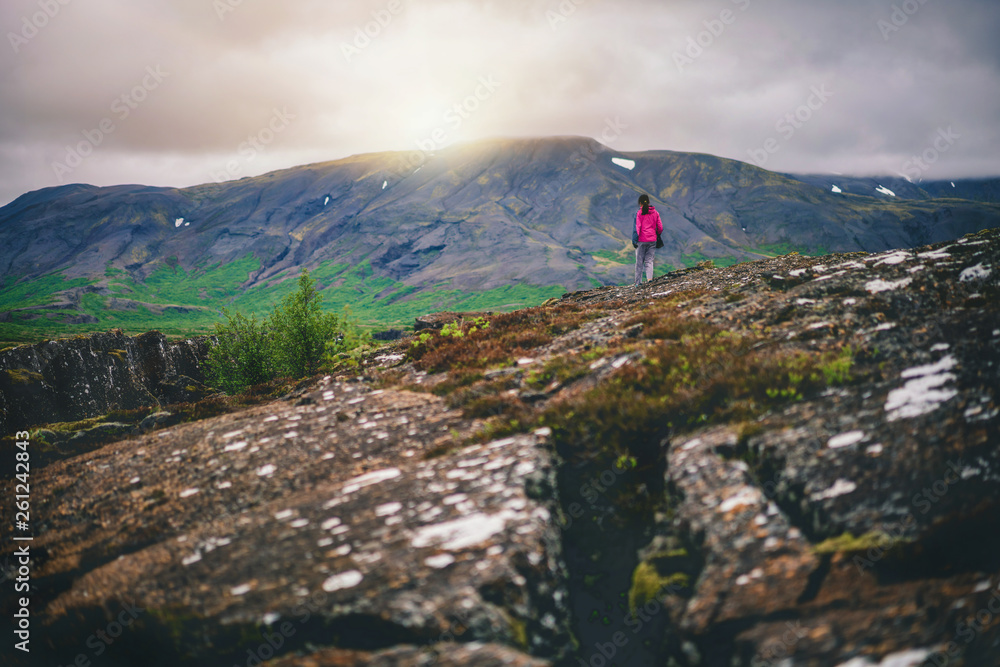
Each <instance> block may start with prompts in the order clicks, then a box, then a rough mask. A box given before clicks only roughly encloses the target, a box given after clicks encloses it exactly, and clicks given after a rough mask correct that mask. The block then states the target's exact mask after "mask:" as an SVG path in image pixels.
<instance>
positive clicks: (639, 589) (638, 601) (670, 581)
mask: <svg viewBox="0 0 1000 667" xmlns="http://www.w3.org/2000/svg"><path fill="white" fill-rule="evenodd" d="M690 587H691V578H690V576H688V574H687V573H685V572H671V573H669V574H665V575H664V574H660V572H659V570H658V569H657V567H656V565H655V564H654V563H653V562H652V561H650V560H644V561H642V562H641V563H639V564H638V565H637V566H636V568H635V570H634V571H633V572H632V587H631V588H629V591H628V606H629V611H631V612H633V613H634V612H635V611H636V610H637V609H638V608H639V607H640V606H642V605H644V604H646V603H647V602H649V601H650V600H654V599H656V598H658V597H660V596H661V595H663V594H664V593H666V592H668V591H674V590H676V589H683V588H690Z"/></svg>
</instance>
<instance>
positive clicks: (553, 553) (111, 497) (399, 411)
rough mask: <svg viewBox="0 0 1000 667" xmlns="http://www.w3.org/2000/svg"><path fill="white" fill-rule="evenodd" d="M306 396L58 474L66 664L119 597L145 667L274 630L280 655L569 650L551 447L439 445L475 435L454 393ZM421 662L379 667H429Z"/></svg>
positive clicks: (48, 522) (207, 654)
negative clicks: (332, 649)
mask: <svg viewBox="0 0 1000 667" xmlns="http://www.w3.org/2000/svg"><path fill="white" fill-rule="evenodd" d="M298 403H300V405H289V404H278V405H273V406H267V409H263V408H260V409H254V410H251V411H249V412H246V413H240V414H239V415H229V416H224V417H220V418H216V419H213V420H208V421H206V422H200V423H196V424H191V425H186V426H181V427H176V428H174V429H171V430H168V431H161V432H157V433H155V434H152V435H150V436H147V437H144V438H139V439H137V440H132V441H126V442H123V443H120V444H118V445H112V446H109V447H106V448H104V449H103V450H101V451H100V452H99V453H95V455H94V456H92V457H79V458H77V459H74V460H72V461H69V462H66V463H65V464H57V465H54V466H52V467H50V468H49V469H48V470H47V471H46V473H47V479H48V480H49V481H48V482H46V486H47V487H48V488H49V489H50V490H51V489H56V488H58V489H59V492H58V493H51V494H48V495H47V497H44V499H40V500H39V502H40V504H41V506H42V507H41V508H40V509H39V513H40V515H41V516H44V517H46V518H45V520H44V525H45V532H44V536H42V537H40V538H39V539H38V540H37V541H36V542H35V544H34V547H33V548H34V549H35V550H36V551H40V552H43V553H46V554H47V555H48V561H47V564H46V565H45V567H44V569H42V570H41V571H40V572H38V573H37V574H36V576H38V577H39V580H41V581H43V582H46V583H48V585H52V586H56V587H57V588H58V587H59V586H60V584H59V583H57V582H65V581H66V577H67V576H69V577H72V578H73V585H72V587H71V588H69V589H68V590H64V591H62V592H61V593H60V594H59V595H57V596H56V597H55V598H54V599H52V600H51V602H50V603H49V604H48V606H47V608H46V610H45V612H44V614H45V616H46V617H47V618H48V619H49V620H50V623H51V626H50V630H51V632H52V636H53V640H52V646H51V655H52V657H53V658H54V659H56V660H57V661H59V660H62V661H65V660H71V659H72V657H73V652H74V649H76V647H77V640H76V638H77V637H81V636H82V637H86V636H87V634H88V633H89V630H88V627H89V625H88V623H90V624H92V623H94V622H95V619H100V618H101V617H102V614H104V613H105V611H106V610H111V611H112V612H115V613H117V612H116V611H115V610H116V609H118V608H120V607H122V605H132V606H130V607H129V608H130V609H132V608H133V606H134V607H138V608H141V609H142V610H143V611H142V612H141V613H140V614H139V616H138V617H137V618H136V619H135V622H134V625H133V626H132V627H130V631H129V632H128V634H127V635H126V636H123V638H122V640H121V641H122V644H123V647H122V648H121V651H120V653H118V655H124V654H126V653H127V652H129V651H140V650H141V649H142V647H144V646H148V645H150V643H155V644H156V645H157V646H158V649H157V654H158V657H157V656H150V657H149V659H152V660H153V663H149V662H148V660H147V664H205V665H216V664H222V662H224V661H237V660H243V659H245V658H246V655H245V654H246V651H247V650H248V649H250V650H255V649H256V648H257V646H258V644H261V643H263V644H264V645H265V646H268V644H267V637H271V638H272V639H273V641H272V642H271V644H278V643H280V644H281V646H280V648H279V649H277V650H278V652H281V653H284V652H288V651H291V650H299V649H304V648H305V647H307V646H310V645H324V644H331V643H332V644H334V645H336V646H338V647H342V648H347V649H358V650H366V651H375V652H377V651H378V650H380V649H386V648H389V647H393V646H395V645H397V644H406V643H410V644H419V645H430V644H434V643H439V642H449V641H454V639H455V638H456V637H461V639H462V641H464V642H468V641H472V640H475V641H480V642H497V643H500V644H505V645H507V646H511V647H517V648H519V649H521V650H524V651H531V653H532V654H534V655H536V656H542V657H556V656H559V655H561V654H562V653H564V652H565V650H566V647H567V645H568V642H569V634H568V615H567V609H568V604H567V591H566V589H565V576H564V568H563V565H562V563H561V554H560V543H559V532H558V528H557V527H556V525H555V524H554V523H553V521H552V515H553V513H554V512H556V511H557V496H556V492H555V478H554V475H555V469H554V465H553V462H552V457H551V453H550V452H549V451H548V449H547V447H546V445H545V439H544V437H543V436H539V435H525V436H519V437H513V438H507V439H504V440H499V441H494V442H490V443H488V444H484V445H477V446H472V447H467V448H464V449H461V450H459V451H454V452H451V451H448V450H447V448H442V449H440V451H438V450H436V449H435V448H436V447H440V446H441V445H449V444H450V443H451V441H452V435H451V431H452V430H453V429H462V430H468V429H469V428H470V426H471V425H470V424H469V423H468V422H466V421H464V420H462V419H461V416H460V414H459V413H457V412H455V411H450V410H448V409H447V407H446V406H444V405H443V402H442V401H441V400H440V399H436V398H433V397H427V396H424V395H420V394H413V393H410V392H398V391H372V390H371V389H370V388H368V387H365V386H363V385H360V384H356V383H348V384H341V383H333V384H325V385H324V386H322V387H321V388H319V389H317V390H316V391H315V392H314V393H312V394H309V395H308V396H306V397H304V398H302V399H300V400H299V401H298ZM49 475H50V476H49ZM74 535H75V536H79V537H78V538H73V537H71V536H74ZM63 585H64V584H63ZM103 622H104V623H107V621H103ZM58 637H66V638H68V639H67V641H66V642H65V643H61V642H60V641H59V639H57V638H58ZM247 637H250V638H253V637H257V638H258V640H259V641H257V642H256V643H254V642H253V641H250V642H249V643H248V642H247V640H246V638H247ZM275 638H277V639H275ZM126 646H130V647H132V648H126ZM463 650H465V649H463ZM449 651H450V652H451V653H455V650H454V649H449ZM497 651H500V652H501V653H502V651H501V650H500V649H494V652H497ZM273 652H274V651H272V654H273ZM264 653H267V651H266V650H265V651H264ZM461 654H462V653H461V651H459V652H458V653H455V655H456V656H458V655H461ZM241 656H243V657H241ZM455 659H456V660H457V659H458V658H455ZM157 660H159V661H160V662H156V661H157ZM386 660H387V658H386ZM407 660H409V661H407ZM407 660H403V659H402V658H400V659H399V661H397V662H392V663H389V662H384V661H383V662H382V663H378V664H414V665H416V664H423V663H420V662H418V661H415V660H416V659H415V658H413V659H407ZM286 664H289V663H286ZM303 664H306V663H303ZM330 664H340V663H330ZM455 664H459V663H455ZM497 664H500V663H497ZM518 664H525V665H528V664H536V663H533V662H532V661H530V660H528V659H526V658H525V659H523V660H522V662H521V663H518Z"/></svg>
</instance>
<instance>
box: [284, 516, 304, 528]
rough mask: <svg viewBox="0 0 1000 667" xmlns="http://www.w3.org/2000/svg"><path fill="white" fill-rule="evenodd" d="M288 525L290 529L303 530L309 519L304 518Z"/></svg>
mask: <svg viewBox="0 0 1000 667" xmlns="http://www.w3.org/2000/svg"><path fill="white" fill-rule="evenodd" d="M288 525H289V526H291V527H292V528H305V527H306V526H308V525H309V519H305V518H302V519H296V520H295V521H293V522H291V523H290V524H288Z"/></svg>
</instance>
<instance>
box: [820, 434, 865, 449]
mask: <svg viewBox="0 0 1000 667" xmlns="http://www.w3.org/2000/svg"><path fill="white" fill-rule="evenodd" d="M864 439H865V432H864V431H848V432H847V433H841V434H840V435H835V436H833V437H832V438H830V439H829V440H828V441H827V443H826V446H827V447H829V448H830V449H840V448H841V447H850V446H851V445H856V444H858V443H859V442H861V441H862V440H864Z"/></svg>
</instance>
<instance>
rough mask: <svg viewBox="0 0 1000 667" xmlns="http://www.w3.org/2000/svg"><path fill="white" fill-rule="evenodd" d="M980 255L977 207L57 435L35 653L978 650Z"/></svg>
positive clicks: (616, 655) (44, 500)
mask: <svg viewBox="0 0 1000 667" xmlns="http://www.w3.org/2000/svg"><path fill="white" fill-rule="evenodd" d="M998 262H1000V230H994V231H988V232H983V233H980V234H977V235H975V236H968V237H965V238H963V239H960V240H958V241H956V242H953V243H949V244H943V245H936V246H929V247H922V248H918V249H916V250H904V251H893V252H885V253H880V254H875V255H870V254H866V253H852V254H849V255H830V256H826V257H822V258H809V257H803V256H799V255H795V254H793V255H787V256H784V257H779V258H775V259H770V260H766V261H760V262H753V263H745V264H740V265H736V266H732V267H727V268H710V267H708V266H702V267H700V268H696V269H689V270H686V271H683V272H675V273H672V274H668V275H666V276H663V277H661V278H659V279H657V280H655V281H653V282H651V283H648V284H646V285H644V286H642V287H640V288H638V289H635V288H631V287H628V288H623V287H606V288H601V289H597V290H591V291H587V292H578V293H574V294H570V295H567V296H566V297H565V298H563V299H561V300H559V301H558V302H556V303H553V304H549V305H545V306H542V307H539V308H533V309H527V310H523V311H517V312H514V313H510V314H505V315H495V316H491V317H490V326H489V327H488V328H484V327H476V330H475V331H473V328H472V327H473V324H472V322H468V321H466V322H464V323H463V322H458V324H457V325H456V326H458V327H461V329H462V335H461V336H458V335H440V334H434V333H425V335H424V336H420V337H416V338H410V339H407V340H402V341H398V342H395V343H392V344H390V345H388V346H386V347H384V348H382V349H380V350H379V351H378V352H377V353H375V354H372V355H371V356H370V357H368V358H366V359H365V360H363V363H362V368H361V369H360V371H359V374H358V375H357V376H347V375H345V376H338V377H333V378H325V379H323V380H322V381H319V382H318V383H316V384H315V385H311V386H310V389H309V390H308V391H305V392H302V393H299V394H296V395H295V396H294V397H291V398H290V399H289V400H283V401H277V402H274V403H271V404H267V405H261V406H256V407H252V408H250V409H247V410H244V411H242V412H236V413H233V414H226V415H222V416H219V417H215V418H212V419H206V420H203V421H200V422H195V423H190V424H184V425H177V426H172V427H169V428H167V429H165V430H161V431H157V432H154V433H149V434H147V435H143V436H140V437H135V438H132V439H127V440H122V441H120V442H117V443H114V444H111V445H107V446H105V447H103V448H101V449H99V450H97V451H94V452H90V453H86V454H83V455H81V456H78V457H76V458H72V459H69V460H66V461H61V462H56V463H53V464H52V465H50V466H48V467H46V468H44V469H42V470H39V471H37V472H35V473H33V475H34V476H33V479H32V490H33V496H32V512H33V516H37V519H36V523H34V524H33V527H34V529H35V533H34V535H35V538H34V541H33V542H32V545H31V550H32V551H31V553H32V560H31V571H32V583H33V585H34V586H35V589H34V590H33V592H32V605H33V606H32V613H33V614H34V616H33V623H34V625H33V626H32V627H33V632H34V633H36V634H35V637H36V638H37V639H38V645H37V646H38V649H37V650H38V653H37V654H34V655H32V658H33V659H35V658H37V659H42V660H48V662H47V663H46V664H50V663H51V664H71V663H72V662H73V660H74V659H75V657H76V656H78V655H81V654H82V655H84V657H85V658H87V659H95V658H98V657H99V658H100V660H101V664H105V665H128V664H133V663H137V662H140V661H141V662H142V663H143V664H149V665H176V664H183V665H231V664H234V665H266V667H325V666H333V665H387V666H388V665H396V666H401V665H450V664H454V665H460V664H461V665H465V664H468V665H544V664H552V665H572V666H574V667H576V666H578V665H581V664H582V665H591V666H595V667H596V666H598V665H611V664H620V665H629V666H633V665H635V666H642V665H676V666H678V667H715V666H716V665H719V666H726V667H758V666H759V665H795V666H800V665H803V666H807V667H826V666H837V667H875V666H881V667H889V666H890V665H891V666H892V667H918V666H919V667H924V665H957V666H972V665H992V664H996V663H997V660H998V659H1000V623H997V618H998V614H1000V555H998V554H1000V519H998V517H1000V512H998V511H997V510H998V509H1000V508H998V507H997V503H998V501H997V498H998V493H997V491H998V490H1000V399H998V395H997V392H998V388H1000V273H998V270H997V265H998ZM11 514H12V510H11V508H10V507H9V506H8V505H0V522H5V523H6V524H8V525H9V524H10V522H11V521H12V520H13V516H11ZM7 549H8V550H7V551H5V552H4V554H3V555H5V556H7V557H8V558H9V559H13V552H12V551H11V550H10V548H7ZM8 562H11V561H10V560H8ZM8 571H10V568H8ZM2 604H3V605H4V606H3V608H2V609H0V613H3V614H5V615H6V614H9V613H12V611H13V608H12V606H11V605H13V604H14V603H13V602H12V601H11V600H10V599H9V598H4V599H3V602H2ZM106 628H107V629H109V630H110V629H113V630H114V636H113V637H112V636H111V634H108V633H107V632H106V631H105V629H106ZM96 630H100V631H101V632H105V634H106V636H108V637H109V639H113V641H104V640H103V639H101V638H100V635H98V634H95V631H96ZM88 639H92V640H93V641H88ZM3 650H8V649H6V648H5V649H3ZM33 650H34V647H33ZM97 651H100V655H98V654H97ZM7 657H8V656H7V655H4V658H7ZM21 658H22V656H17V655H11V656H9V660H8V662H11V663H12V664H25V663H24V662H23V660H22V661H21V662H17V661H18V660H19V659H21Z"/></svg>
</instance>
